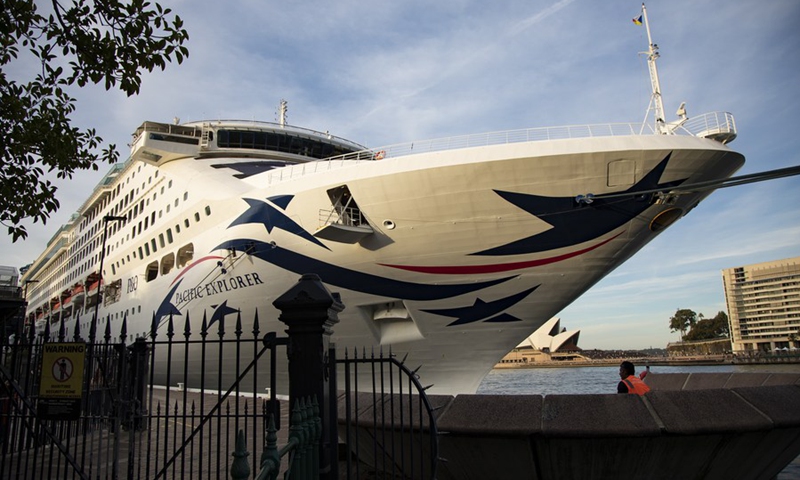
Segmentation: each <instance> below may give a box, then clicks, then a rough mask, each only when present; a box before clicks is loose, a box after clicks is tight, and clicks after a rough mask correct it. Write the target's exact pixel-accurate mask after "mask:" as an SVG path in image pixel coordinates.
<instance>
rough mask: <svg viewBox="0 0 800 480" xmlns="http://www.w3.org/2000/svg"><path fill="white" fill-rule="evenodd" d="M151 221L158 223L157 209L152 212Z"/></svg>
mask: <svg viewBox="0 0 800 480" xmlns="http://www.w3.org/2000/svg"><path fill="white" fill-rule="evenodd" d="M150 223H151V224H155V223H156V211H155V210H153V213H151V214H150Z"/></svg>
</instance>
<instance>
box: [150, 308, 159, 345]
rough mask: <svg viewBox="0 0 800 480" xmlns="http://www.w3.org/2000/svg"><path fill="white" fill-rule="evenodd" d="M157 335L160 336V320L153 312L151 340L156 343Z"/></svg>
mask: <svg viewBox="0 0 800 480" xmlns="http://www.w3.org/2000/svg"><path fill="white" fill-rule="evenodd" d="M156 335H158V319H157V318H156V312H153V320H152V321H151V322H150V339H151V340H153V341H155V339H156Z"/></svg>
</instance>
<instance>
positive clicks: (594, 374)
mask: <svg viewBox="0 0 800 480" xmlns="http://www.w3.org/2000/svg"><path fill="white" fill-rule="evenodd" d="M643 368H644V366H643V365H642V366H640V365H637V366H636V373H637V374H638V373H639V372H640V371H641V370H642V369H643ZM650 372H651V373H652V374H658V373H701V372H704V373H705V372H711V373H728V372H751V373H756V372H769V373H800V364H777V365H711V366H701V365H695V366H692V365H682V366H674V367H672V366H655V367H651V369H650ZM618 382H619V367H618V366H610V367H564V368H558V367H554V368H543V367H537V368H519V369H496V370H492V371H491V372H490V373H489V375H487V376H486V378H484V379H483V382H481V385H480V386H479V387H478V392H477V393H479V394H498V395H530V394H534V395H554V394H565V395H576V394H592V393H616V392H617V383H618Z"/></svg>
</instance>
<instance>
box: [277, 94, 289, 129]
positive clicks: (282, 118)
mask: <svg viewBox="0 0 800 480" xmlns="http://www.w3.org/2000/svg"><path fill="white" fill-rule="evenodd" d="M287 111H289V102H287V101H286V100H281V105H280V107H279V108H278V123H280V125H281V127H285V126H286V112H287Z"/></svg>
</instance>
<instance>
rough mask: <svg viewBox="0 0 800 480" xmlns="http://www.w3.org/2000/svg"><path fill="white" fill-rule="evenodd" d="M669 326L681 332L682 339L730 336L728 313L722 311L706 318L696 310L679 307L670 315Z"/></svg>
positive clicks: (710, 338) (671, 329) (707, 338)
mask: <svg viewBox="0 0 800 480" xmlns="http://www.w3.org/2000/svg"><path fill="white" fill-rule="evenodd" d="M669 328H670V331H673V332H681V340H682V341H692V340H713V339H716V338H730V329H729V327H728V315H727V314H726V313H725V312H722V311H720V312H717V314H716V315H715V316H714V317H713V318H706V317H705V316H704V315H703V314H702V313H700V314H698V313H696V312H695V311H694V310H690V309H688V308H679V309H678V310H677V311H676V312H675V315H673V316H672V317H670V319H669ZM687 330H688V333H687Z"/></svg>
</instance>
